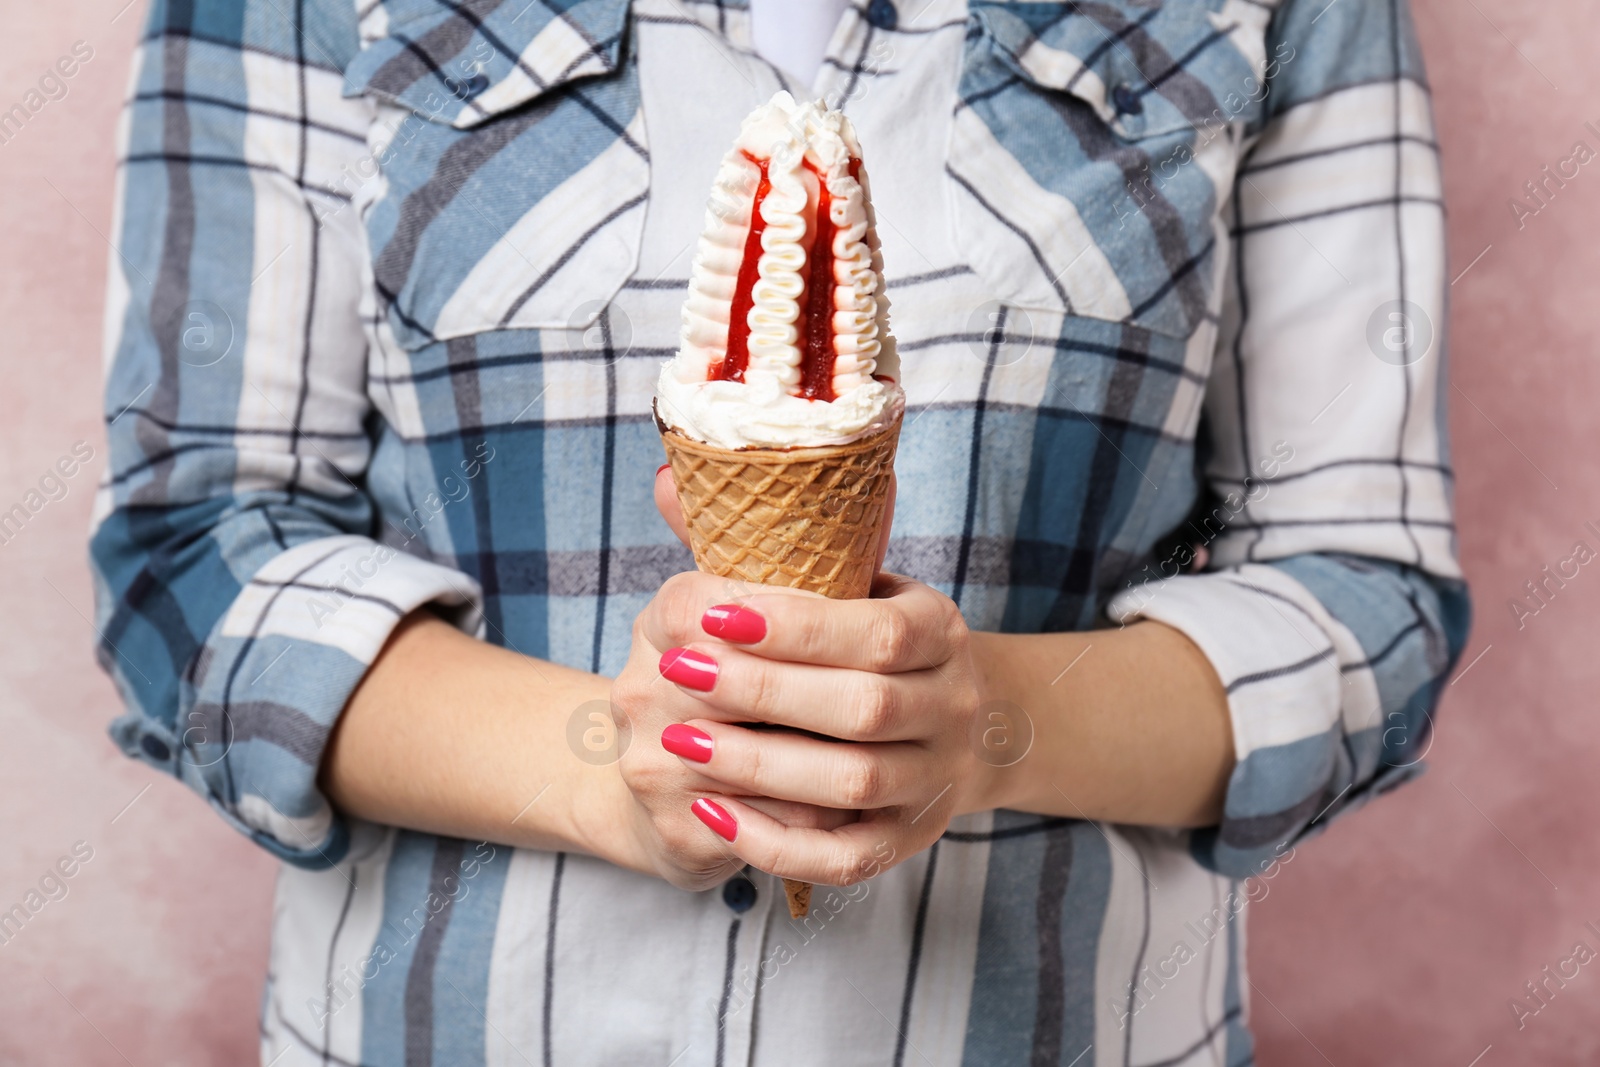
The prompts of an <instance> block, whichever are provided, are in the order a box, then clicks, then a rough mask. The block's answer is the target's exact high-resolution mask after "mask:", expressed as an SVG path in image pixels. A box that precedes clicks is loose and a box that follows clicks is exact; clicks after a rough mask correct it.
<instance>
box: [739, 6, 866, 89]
mask: <svg viewBox="0 0 1600 1067" xmlns="http://www.w3.org/2000/svg"><path fill="white" fill-rule="evenodd" d="M849 6H850V0H750V36H751V38H752V43H753V44H754V45H755V49H756V54H758V55H759V56H761V58H762V59H765V60H766V61H767V62H768V63H771V64H772V65H773V66H775V67H778V68H779V69H781V70H783V71H785V72H787V73H789V74H797V75H799V76H800V77H802V78H804V79H805V83H806V84H807V85H810V84H811V83H812V82H814V81H816V78H817V71H819V70H821V69H822V58H823V57H824V56H825V55H827V54H828V42H829V41H830V40H831V39H832V38H833V31H834V29H835V27H837V26H838V25H839V17H840V16H841V15H843V14H844V9H845V8H847V7H849Z"/></svg>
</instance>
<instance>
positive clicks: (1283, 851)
mask: <svg viewBox="0 0 1600 1067" xmlns="http://www.w3.org/2000/svg"><path fill="white" fill-rule="evenodd" d="M1274 851H1275V852H1277V855H1276V856H1274V857H1273V858H1272V859H1270V860H1266V861H1264V862H1263V863H1262V864H1261V865H1260V867H1261V869H1260V871H1259V872H1258V873H1256V874H1253V875H1251V876H1250V877H1248V878H1246V879H1245V880H1244V881H1242V882H1240V883H1239V886H1240V887H1241V888H1242V889H1243V892H1241V891H1240V889H1230V890H1228V894H1227V896H1225V897H1223V899H1222V900H1221V901H1220V902H1219V903H1218V904H1216V905H1215V906H1214V907H1212V909H1211V910H1210V911H1208V912H1206V913H1205V914H1204V915H1201V916H1199V917H1197V918H1195V919H1191V920H1189V921H1188V922H1185V923H1184V924H1183V928H1184V930H1185V931H1186V932H1187V933H1188V935H1189V936H1188V937H1180V938H1179V939H1178V940H1177V941H1175V942H1173V945H1172V948H1171V949H1169V950H1168V951H1167V953H1166V955H1164V956H1162V957H1160V958H1159V959H1157V960H1156V962H1155V963H1154V964H1145V965H1144V966H1142V967H1140V968H1139V970H1138V972H1137V973H1136V974H1135V975H1134V977H1133V979H1132V980H1130V981H1129V982H1128V984H1127V987H1126V993H1127V1000H1126V1001H1123V1000H1120V999H1118V998H1115V997H1113V998H1111V1000H1110V1001H1109V1005H1110V1007H1111V1010H1112V1011H1113V1012H1115V1013H1116V1015H1117V1029H1119V1030H1123V1029H1126V1028H1127V1026H1128V1023H1129V1022H1130V1021H1132V1019H1133V1017H1134V1016H1135V1015H1138V1014H1139V1013H1140V1012H1141V1011H1143V1010H1144V1009H1145V1008H1146V1007H1148V1006H1149V1005H1150V1002H1151V1001H1152V1000H1154V999H1155V997H1156V994H1158V993H1159V992H1161V990H1163V989H1165V988H1166V987H1167V983H1169V982H1172V981H1174V980H1175V979H1176V978H1177V977H1178V975H1179V973H1180V972H1181V971H1182V970H1183V968H1184V967H1185V966H1187V965H1188V964H1189V963H1191V962H1192V961H1194V960H1197V959H1199V958H1200V955H1201V951H1202V950H1203V949H1205V948H1206V947H1207V946H1208V945H1210V944H1211V943H1212V942H1213V941H1215V940H1216V939H1217V937H1218V936H1219V935H1222V934H1226V933H1227V931H1228V927H1229V926H1230V925H1231V924H1232V923H1233V922H1234V920H1236V919H1238V918H1239V915H1240V914H1241V913H1242V912H1243V911H1244V909H1245V906H1246V905H1248V904H1259V903H1261V902H1262V901H1263V900H1266V899H1267V894H1269V893H1271V892H1272V886H1271V884H1270V883H1271V881H1272V879H1274V878H1276V877H1277V876H1278V872H1279V871H1281V870H1283V868H1285V867H1287V866H1288V865H1289V864H1290V863H1292V862H1294V856H1295V852H1294V848H1293V847H1292V846H1290V845H1289V844H1288V843H1287V842H1281V843H1279V845H1278V846H1277V848H1276V849H1275V850H1274ZM1191 939H1193V941H1194V944H1190V940H1191Z"/></svg>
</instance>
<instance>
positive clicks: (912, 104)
mask: <svg viewBox="0 0 1600 1067" xmlns="http://www.w3.org/2000/svg"><path fill="white" fill-rule="evenodd" d="M779 88H787V89H790V90H791V91H793V92H795V93H796V94H797V95H800V96H807V95H811V96H823V97H826V98H827V99H828V101H829V102H830V103H832V104H834V105H836V106H843V107H844V108H846V109H847V111H848V113H849V114H850V116H851V117H852V119H853V121H854V122H855V125H856V127H857V129H858V130H859V131H860V135H861V141H862V143H863V144H864V145H865V146H866V152H867V162H868V164H869V166H870V167H871V172H872V178H873V187H874V193H875V196H876V205H877V212H878V218H879V224H880V228H881V235H882V241H883V254H884V259H885V261H886V264H887V270H888V283H889V287H890V288H889V293H890V296H891V298H892V301H893V323H894V329H895V333H896V336H897V337H898V338H899V350H900V353H901V356H902V359H903V366H904V372H903V373H904V383H905V386H906V389H907V392H908V395H909V408H908V412H907V416H906V422H905V429H904V433H903V437H902V442H901V448H900V459H899V463H898V470H899V479H900V481H899V510H898V513H897V515H896V520H895V527H894V538H893V541H892V544H891V546H890V549H889V558H888V564H887V565H888V568H889V569H891V570H894V571H898V572H900V573H904V574H908V575H912V576H914V577H916V578H919V579H921V580H923V581H926V582H928V583H930V584H931V585H933V586H935V587H936V588H938V589H940V590H943V591H944V592H946V593H948V594H949V595H950V596H952V597H954V598H955V599H956V601H957V602H958V603H959V604H960V606H961V609H962V611H963V612H964V613H965V615H966V618H967V620H968V622H969V623H970V624H971V625H972V626H973V627H975V628H980V629H989V630H1003V631H1013V632H1037V631H1047V630H1070V629H1085V628H1090V627H1094V626H1097V625H1106V624H1108V623H1115V622H1118V621H1126V620H1128V619H1131V618H1136V617H1146V618H1151V619H1157V620H1160V621H1162V622H1165V623H1167V624H1169V625H1172V626H1175V627H1177V628H1178V629H1180V630H1182V631H1183V632H1184V633H1186V634H1188V635H1189V637H1191V638H1192V639H1193V640H1194V641H1195V642H1196V643H1197V644H1198V646H1199V647H1200V648H1201V649H1202V650H1204V652H1205V653H1206V654H1207V656H1208V657H1209V658H1210V660H1211V662H1212V663H1213V664H1214V665H1215V667H1216V669H1217V671H1218V673H1219V675H1220V677H1221V678H1222V680H1223V682H1224V683H1225V684H1226V687H1227V692H1228V699H1229V704H1230V708H1231V711H1232V716H1233V731H1234V739H1235V743H1236V747H1237V755H1238V765H1237V769H1236V770H1235V771H1234V774H1233V778H1232V781H1231V784H1230V787H1229V791H1228V795H1227V800H1226V813H1225V816H1224V818H1223V821H1222V823H1221V825H1220V826H1217V827H1215V828H1211V829H1207V830H1204V831H1196V832H1193V833H1189V832H1178V831H1166V830H1158V829H1150V828H1136V827H1126V826H1113V825H1105V824H1096V823H1091V822H1084V821H1076V820H1069V819H1060V818H1042V817H1039V816H1035V815H1026V814H1019V813H1015V812H1005V811H999V812H991V813H985V814H981V815H975V816H969V817H964V818H961V819H958V820H957V822H956V823H955V825H954V826H953V827H952V828H951V830H950V831H949V832H948V833H946V834H945V835H944V837H943V839H942V840H940V841H939V842H938V843H937V844H936V845H935V846H934V847H932V848H931V849H929V850H928V851H927V852H925V853H923V854H921V855H919V856H916V857H913V858H911V859H909V860H907V861H906V862H904V863H903V864H901V865H900V866H898V867H896V868H894V869H893V870H891V871H888V872H887V873H885V874H883V875H881V876H879V877H878V878H876V879H874V880H872V881H870V882H867V883H863V884H861V885H858V886H854V887H851V888H850V889H848V890H829V889H827V888H826V887H822V888H819V890H818V892H817V898H816V903H815V905H814V908H815V910H814V914H813V915H812V917H811V918H810V919H808V920H807V921H806V922H805V923H803V924H802V923H796V922H791V921H790V920H789V919H788V918H787V915H786V911H785V909H784V907H783V894H782V892H781V890H780V889H779V888H778V887H777V886H776V885H775V883H774V880H773V879H772V878H770V877H769V876H766V875H763V874H759V873H754V872H752V873H751V874H750V875H749V877H748V878H738V879H735V880H734V881H732V882H730V883H729V884H728V885H727V886H725V887H724V888H723V889H722V890H719V891H713V892H707V893H700V894H689V893H684V892H681V891H679V890H676V889H673V888H671V887H669V886H667V885H666V884H665V883H663V882H659V881H656V880H653V879H650V878H646V877H644V876H642V875H638V874H634V873H630V872H626V871H621V870H617V869H615V868H613V867H610V866H608V865H607V864H605V863H603V862H600V861H598V860H595V859H592V858H588V857H585V856H579V855H564V854H552V853H545V852H539V851H530V850H514V849H511V848H508V847H505V846H500V845H492V844H474V843H469V842H462V841H458V840H453V839H446V838H438V837H434V836H430V835H428V834H423V833H415V832H410V831H400V830H394V829H391V828H385V827H376V826H371V825H365V824H360V823H355V822H352V821H350V820H347V819H345V818H343V817H342V816H341V815H340V814H339V813H338V812H336V811H334V810H332V809H331V808H330V806H329V804H328V802H327V800H326V798H325V797H323V796H322V795H321V794H320V793H319V792H318V790H317V787H316V770H317V765H318V761H319V758H320V755H321V751H322V748H323V745H324V743H325V742H326V739H327V737H328V733H329V730H330V728H331V727H332V726H333V724H334V722H335V720H336V718H337V717H338V715H339V712H340V709H341V708H342V707H343V706H344V704H345V702H346V700H347V698H348V697H349V695H350V693H351V691H352V689H353V688H354V686H355V685H356V683H357V681H358V680H359V679H360V677H361V675H362V672H363V671H364V670H365V669H366V666H367V665H368V664H369V663H370V662H371V661H372V659H373V657H374V656H375V654H376V653H377V651H378V649H379V648H380V647H381V646H382V645H383V643H384V641H385V639H386V637H387V635H388V633H389V632H390V630H391V629H392V628H393V626H394V625H395V623H396V622H397V621H398V620H399V619H400V618H401V617H402V616H403V615H405V614H406V613H407V612H410V611H412V610H413V609H415V608H417V607H419V606H421V605H424V604H429V603H432V604H435V605H437V606H440V607H441V608H442V609H443V610H445V611H446V612H447V614H450V615H451V616H452V617H453V618H455V619H456V620H457V621H458V622H459V624H460V625H461V626H462V627H464V628H466V629H468V630H469V631H471V632H475V633H477V634H479V635H480V636H482V637H483V639H485V640H488V641H493V642H496V643H499V644H503V645H505V646H508V647H510V648H514V649H517V650H519V651H522V652H525V653H528V654H530V655H534V656H540V657H545V658H548V659H551V660H554V661H556V662H559V663H563V664H568V665H571V666H574V667H579V668H583V669H586V670H590V671H595V672H598V673H601V674H610V673H614V672H616V671H617V670H618V669H619V668H620V667H621V665H622V663H623V661H624V658H625V655H626V653H627V650H628V647H629V636H630V624H631V622H632V620H633V618H634V616H635V614H636V613H637V612H638V611H639V610H640V609H641V608H642V607H643V606H644V605H645V604H646V603H647V602H648V601H649V599H650V597H651V596H652V594H653V592H654V591H655V590H656V588H657V587H658V586H659V585H660V584H661V582H662V580H663V579H664V578H666V577H667V576H668V575H671V574H673V573H675V572H677V571H680V570H686V569H689V568H690V567H691V566H692V563H691V560H690V557H689V554H688V552H687V551H686V550H685V549H683V548H682V547H681V546H680V545H678V543H677V542H676V541H675V540H674V538H673V537H672V535H671V533H670V532H669V531H668V529H667V527H666V526H665V525H664V523H663V522H662V520H661V519H660V517H659V515H658V514H657V513H656V510H655V507H654V505H653V503H652V496H651V492H652V484H653V472H654V470H655V468H656V466H657V465H658V464H659V462H660V459H661V446H660V443H659V440H658V437H657V432H656V429H655V427H654V426H653V425H652V422H651V419H650V417H649V405H650V399H651V394H652V387H653V383H654V381H655V379H656V375H657V372H658V369H659V366H660V363H661V361H662V360H663V359H664V358H666V357H668V356H669V355H671V353H672V351H673V348H674V345H675V343H676V338H677V332H678V310H679V305H680V302H681V300H682V297H683V292H684V289H685V284H686V278H687V275H688V261H689V257H690V255H691V254H692V248H693V244H694V241H695V239H696V237H697V235H698V233H699V229H700V223H701V218H702V212H703V210H704V203H705V196H706V192H707V190H708V189H709V188H710V187H711V181H712V178H713V175H714V172H715V168H716V165H717V161H718V160H719V159H720V158H721V156H722V153H723V152H724V150H725V149H726V147H727V145H728V144H729V143H730V142H731V141H732V138H733V135H734V133H735V131H736V129H737V128H738V124H739V121H740V119H741V118H742V117H743V116H744V115H745V113H746V112H748V111H749V110H750V109H751V108H752V107H753V106H755V105H757V104H759V103H761V102H763V101H765V100H766V99H767V98H768V97H770V96H771V94H772V93H773V92H774V91H775V90H777V89H779ZM120 137H121V158H122V160H123V163H122V166H121V171H120V186H119V190H120V195H119V204H120V206H119V211H118V217H117V221H116V228H115V239H116V240H115V243H116V247H117V249H118V254H117V256H116V258H115V259H114V261H113V265H112V266H113V269H112V275H111V277H112V282H111V301H110V311H109V329H108V337H109V340H108V346H109V353H108V358H109V369H108V372H107V375H108V385H107V397H106V419H107V422H108V434H109V437H110V447H111V470H110V474H109V475H108V478H109V480H108V482H107V484H106V485H105V486H104V488H103V491H102V492H101V494H100V496H99V499H98V506H97V511H96V522H97V525H96V531H95V534H94V540H93V557H94V564H95V567H96V573H97V589H98V594H99V625H100V628H101V631H102V634H103V639H102V641H101V644H100V649H99V651H100V657H101V661H102V663H103V664H104V665H105V667H106V668H107V669H108V670H109V671H110V672H111V673H112V674H113V675H114V676H115V678H116V680H117V682H118V684H119V686H120V687H121V690H122V692H123V694H124V696H125V698H126V701H127V705H128V711H127V713H126V714H125V715H123V716H122V717H121V718H119V719H118V720H117V721H116V723H115V724H114V726H113V727H112V733H113V736H114V737H115V738H116V740H117V742H118V743H119V744H120V745H121V746H122V747H123V748H124V749H125V750H126V751H127V752H128V754H129V755H131V756H133V757H135V758H138V759H141V760H144V761H145V762H147V763H149V764H150V765H151V766H153V767H156V768H159V769H161V770H163V771H166V772H167V773H170V774H173V775H176V776H178V777H179V778H181V779H182V780H183V781H185V782H186V783H188V784H189V785H191V786H192V787H193V788H194V789H195V790H196V791H197V792H199V793H200V794H202V795H203V796H205V797H206V798H207V799H208V800H209V801H210V803H211V804H212V806H213V807H214V808H215V809H216V810H217V812H218V813H219V814H221V815H222V817H223V818H225V819H226V820H228V821H229V822H230V823H232V824H233V825H234V826H236V827H238V828H239V829H240V830H241V831H243V832H244V833H246V834H249V835H250V836H251V837H252V838H253V839H254V840H256V841H257V842H259V843H260V844H261V845H262V846H264V847H265V848H267V849H269V850H271V851H272V852H273V853H275V854H276V855H278V856H280V857H281V858H282V859H283V860H285V861H286V863H285V866H284V868H283V874H282V877H281V880H280V883H279V889H278V898H277V907H276V911H275V917H274V937H273V950H272V966H271V973H270V977H269V982H268V986H267V990H266V996H265V999H264V1006H263V1017H262V1057H263V1062H271V1063H274V1064H277V1065H280V1067H290V1065H301V1064H321V1065H326V1064H341V1065H343V1064H363V1065H371V1067H391V1065H392V1067H401V1065H405V1067H417V1065H436V1067H444V1065H453V1064H462V1065H466V1064H470V1065H474V1067H477V1065H502V1064H545V1065H553V1064H562V1065H566V1064H660V1065H667V1064H673V1065H678V1067H690V1065H695V1067H701V1065H704V1067H713V1065H716V1067H725V1065H733V1064H759V1065H789V1064H821V1063H826V1064H830V1065H840V1064H871V1065H886V1064H893V1065H897V1067H898V1065H909V1064H918V1063H920V1064H930V1065H931V1064H939V1065H946V1064H950V1065H954V1064H974V1065H980V1067H990V1065H998V1064H1036V1065H1037V1064H1052V1065H1059V1067H1067V1065H1073V1064H1076V1065H1082V1067H1089V1065H1091V1064H1093V1065H1099V1067H1110V1065H1119V1067H1120V1065H1126V1067H1154V1065H1157V1064H1164V1065H1171V1067H1175V1065H1179V1064H1201V1063H1205V1064H1213V1063H1219V1064H1227V1065H1230V1067H1238V1065H1241V1064H1247V1063H1250V1062H1251V1061H1252V1057H1253V1053H1252V1049H1251V1040H1250V1037H1249V1033H1248V1029H1247V1016H1248V1008H1247V1005H1248V1002H1249V991H1250V986H1249V983H1248V980H1247V979H1246V977H1245V970H1244V958H1243V957H1244V951H1243V946H1244V941H1243V925H1242V913H1243V910H1244V905H1245V903H1246V902H1247V901H1248V900H1249V899H1252V898H1258V897H1259V895H1260V893H1261V892H1264V891H1265V888H1264V887H1265V886H1267V885H1268V883H1267V882H1265V881H1263V879H1264V878H1269V877H1270V876H1271V875H1272V874H1274V873H1276V871H1277V869H1278V867H1277V866H1274V864H1277V865H1281V864H1282V863H1284V862H1287V861H1288V860H1289V859H1290V858H1291V857H1292V855H1293V852H1292V848H1293V847H1294V845H1295V844H1296V843H1297V842H1298V841H1299V840H1300V839H1301V838H1302V837H1303V836H1304V835H1306V834H1307V833H1308V832H1311V831H1314V830H1316V829H1320V827H1321V826H1322V825H1323V824H1324V823H1325V822H1327V821H1328V820H1330V819H1332V818H1333V817H1335V816H1336V815H1338V814H1339V813H1341V812H1343V811H1348V810H1350V809H1352V808H1354V807H1356V806H1358V805H1360V804H1361V803H1363V802H1364V801H1366V800H1367V799H1369V798H1370V797H1372V796H1374V795H1376V794H1378V793H1381V792H1384V791H1386V790H1388V789H1391V788H1393V787H1394V786H1395V785H1397V784H1398V783H1399V782H1401V781H1403V780H1405V779H1406V778H1408V777H1410V776H1412V775H1413V774H1415V773H1416V771H1417V765H1418V761H1419V759H1420V758H1421V756H1422V755H1423V753H1424V750H1425V748H1426V745H1427V739H1428V736H1429V728H1430V715H1431V713H1432V709H1433V707H1434V704H1435V701H1436V698H1437V696H1438V692H1439V688H1440V685H1441V684H1442V681H1443V679H1444V677H1445V676H1446V674H1447V673H1448V671H1449V669H1450V666H1451V664H1452V663H1453V662H1454V660H1455V658H1456V656H1457V655H1458V654H1459V652H1460V649H1461V646H1462V643H1463V641H1464V638H1465V630H1466V626H1467V617H1468V606H1467V599H1466V593H1465V589H1464V587H1463V585H1462V584H1461V581H1460V572H1459V570H1458V568H1457V564H1456V560H1455V552H1454V548H1455V539H1454V533H1453V528H1452V521H1451V509H1450V495H1451V471H1450V465H1449V456H1448V452H1447V444H1446V439H1445V426H1444V406H1443V395H1444V382H1445V378H1444V326H1445V293H1446V289H1447V284H1446V277H1445V257H1444V248H1443V243H1444V221H1443V208H1442V204H1441V199H1440V179H1439V160H1438V151H1437V146H1436V145H1435V143H1434V134H1433V125H1432V120H1431V117H1430V105H1429V96H1428V89H1427V85H1426V82H1425V79H1424V76H1423V71H1422V64H1421V59H1420V56H1419V54H1418V50H1417V45H1416V41H1415V38H1414V35H1413V32H1412V26H1411V22H1410V15H1409V13H1408V10H1407V8H1406V5H1405V3H1404V2H1403V0H1338V2H1336V3H1332V4H1329V3H1327V2H1326V0H1166V2H1165V3H1163V2H1161V0H1092V2H1060V3H1055V2H993V0H871V2H870V3H867V2H863V0H856V2H855V3H854V5H853V6H852V7H851V9H850V10H849V11H847V12H846V14H845V15H844V17H843V19H842V21H841V24H840V26H839V27H838V29H837V31H836V32H835V34H834V36H833V39H832V43H831V45H830V49H829V53H828V58H827V59H826V61H825V63H824V66H823V68H822V70H821V72H820V73H819V74H818V76H817V80H816V82H815V84H814V85H812V86H811V87H810V88H809V89H807V87H805V86H803V85H797V84H794V83H793V79H791V78H789V77H787V76H786V75H785V74H784V73H783V72H782V71H779V70H777V69H775V68H773V67H772V66H771V65H769V64H768V63H766V62H765V61H763V60H762V59H760V58H759V57H757V56H756V55H755V54H753V52H752V50H751V48H750V30H749V19H748V12H747V10H746V9H745V6H744V4H743V3H742V2H739V0H719V2H709V0H633V2H632V3H629V2H627V0H561V2H557V0H532V2H529V0H512V2H511V3H504V4H502V3H501V2H500V0H464V2H458V0H232V2H224V0H187V2H184V0H156V2H155V5H154V9H153V11H152V13H151V16H150V20H149V30H148V34H147V36H146V37H145V39H144V41H143V45H142V47H141V49H140V52H139V56H138V60H137V63H136V70H135V74H134V77H133V82H132V99H131V102H130V104H129V106H128V108H127V111H126V114H125V120H124V123H123V126H122V129H121V133H120ZM1195 545H1203V546H1205V547H1206V548H1207V550H1208V555H1209V562H1208V563H1206V565H1205V566H1204V568H1203V569H1199V570H1196V568H1194V567H1192V566H1190V565H1189V564H1190V562H1191V558H1192V557H1193V556H1194V554H1195V553H1194V546H1195ZM1062 666H1063V667H1066V666H1067V664H1063V665H1062ZM1252 874H1254V875H1256V876H1257V877H1256V878H1253V879H1249V880H1246V879H1247V878H1248V877H1249V876H1251V875H1252Z"/></svg>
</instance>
